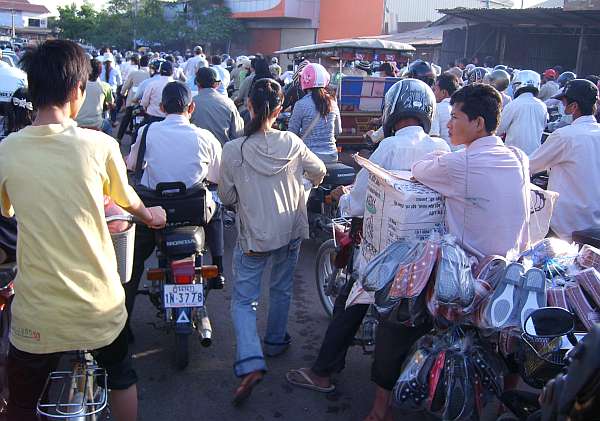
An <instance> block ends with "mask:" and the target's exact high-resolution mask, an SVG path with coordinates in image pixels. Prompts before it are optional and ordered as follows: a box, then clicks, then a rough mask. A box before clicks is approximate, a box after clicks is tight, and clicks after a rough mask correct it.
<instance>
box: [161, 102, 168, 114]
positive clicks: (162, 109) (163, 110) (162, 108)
mask: <svg viewBox="0 0 600 421" xmlns="http://www.w3.org/2000/svg"><path fill="white" fill-rule="evenodd" d="M160 110H161V111H162V112H163V113H165V114H167V112H166V111H165V107H163V103H162V102H161V103H160Z"/></svg>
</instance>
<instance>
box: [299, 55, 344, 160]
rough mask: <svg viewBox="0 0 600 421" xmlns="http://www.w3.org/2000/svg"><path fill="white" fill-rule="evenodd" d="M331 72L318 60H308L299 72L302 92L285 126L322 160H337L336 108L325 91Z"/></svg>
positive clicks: (333, 100)
mask: <svg viewBox="0 0 600 421" xmlns="http://www.w3.org/2000/svg"><path fill="white" fill-rule="evenodd" d="M330 80H331V76H330V75H329V72H328V71H327V70H326V69H325V68H324V67H323V66H321V65H320V64H318V63H311V64H308V65H307V66H306V67H305V68H304V70H303V71H302V74H301V75H300V86H301V88H302V90H303V91H304V92H305V93H306V95H305V96H304V97H303V98H302V99H301V100H299V101H298V102H297V103H296V105H295V106H294V111H293V112H292V117H291V118H290V121H289V125H288V130H289V131H290V132H292V133H295V134H297V135H298V136H300V138H301V139H302V140H303V141H304V143H305V144H306V146H308V148H309V149H310V150H311V151H312V152H313V153H314V154H315V155H317V156H318V157H319V158H321V160H322V161H323V162H325V163H328V162H337V160H338V153H337V148H336V146H335V136H336V135H337V134H339V133H340V132H341V131H342V122H341V118H340V110H339V108H338V106H337V102H336V101H335V99H334V97H333V96H332V95H331V94H329V92H327V87H328V86H329V82H330Z"/></svg>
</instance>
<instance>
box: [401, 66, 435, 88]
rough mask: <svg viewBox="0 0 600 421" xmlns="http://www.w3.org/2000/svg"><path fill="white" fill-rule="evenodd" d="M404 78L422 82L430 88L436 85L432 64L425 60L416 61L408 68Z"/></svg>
mask: <svg viewBox="0 0 600 421" xmlns="http://www.w3.org/2000/svg"><path fill="white" fill-rule="evenodd" d="M404 77H405V78H407V79H418V80H421V81H423V82H425V83H426V84H427V85H428V86H429V87H432V86H433V84H434V83H435V70H434V68H433V67H432V65H431V64H430V63H428V62H426V61H423V60H415V61H413V62H412V63H411V64H410V65H409V66H408V70H407V72H406V74H405V75H404Z"/></svg>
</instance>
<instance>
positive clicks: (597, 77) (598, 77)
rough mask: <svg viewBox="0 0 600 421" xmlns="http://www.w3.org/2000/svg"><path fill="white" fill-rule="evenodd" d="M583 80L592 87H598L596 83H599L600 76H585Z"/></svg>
mask: <svg viewBox="0 0 600 421" xmlns="http://www.w3.org/2000/svg"><path fill="white" fill-rule="evenodd" d="M585 78H586V79H587V80H589V81H590V82H592V83H593V84H594V85H598V81H600V76H596V75H587V76H586V77H585Z"/></svg>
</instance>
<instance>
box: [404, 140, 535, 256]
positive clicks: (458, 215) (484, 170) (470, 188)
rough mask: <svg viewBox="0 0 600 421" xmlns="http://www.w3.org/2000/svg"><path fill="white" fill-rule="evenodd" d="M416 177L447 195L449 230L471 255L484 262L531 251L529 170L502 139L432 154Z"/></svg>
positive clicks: (415, 170)
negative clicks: (490, 256) (451, 151)
mask: <svg viewBox="0 0 600 421" xmlns="http://www.w3.org/2000/svg"><path fill="white" fill-rule="evenodd" d="M515 151H516V152H515ZM412 173H413V177H415V178H416V179H417V180H418V181H420V182H421V183H423V184H425V185H426V186H428V187H429V188H431V189H433V190H435V191H437V192H439V193H440V194H442V195H443V196H444V197H445V199H446V224H447V226H448V231H449V232H450V234H452V235H454V236H455V237H456V238H457V239H458V240H459V241H460V243H461V244H462V245H463V247H465V249H466V250H468V251H469V252H471V253H474V254H476V255H478V257H480V258H481V257H484V256H488V255H491V254H498V255H500V256H506V254H507V253H508V252H510V251H516V252H517V253H519V252H521V251H524V250H525V249H526V248H527V246H528V244H529V230H528V227H529V202H530V198H529V195H530V192H529V172H528V163H527V156H526V155H525V154H524V153H523V152H522V151H520V150H518V149H515V150H511V149H509V148H507V147H506V146H505V145H503V144H502V140H501V139H500V138H499V137H497V136H488V137H482V138H480V139H477V140H476V141H475V142H473V143H471V144H470V145H469V146H467V147H466V148H465V149H462V150H460V151H457V152H453V153H436V154H431V155H430V156H428V157H426V158H425V159H423V160H422V161H420V162H417V163H416V164H415V165H414V166H413V167H412Z"/></svg>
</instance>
